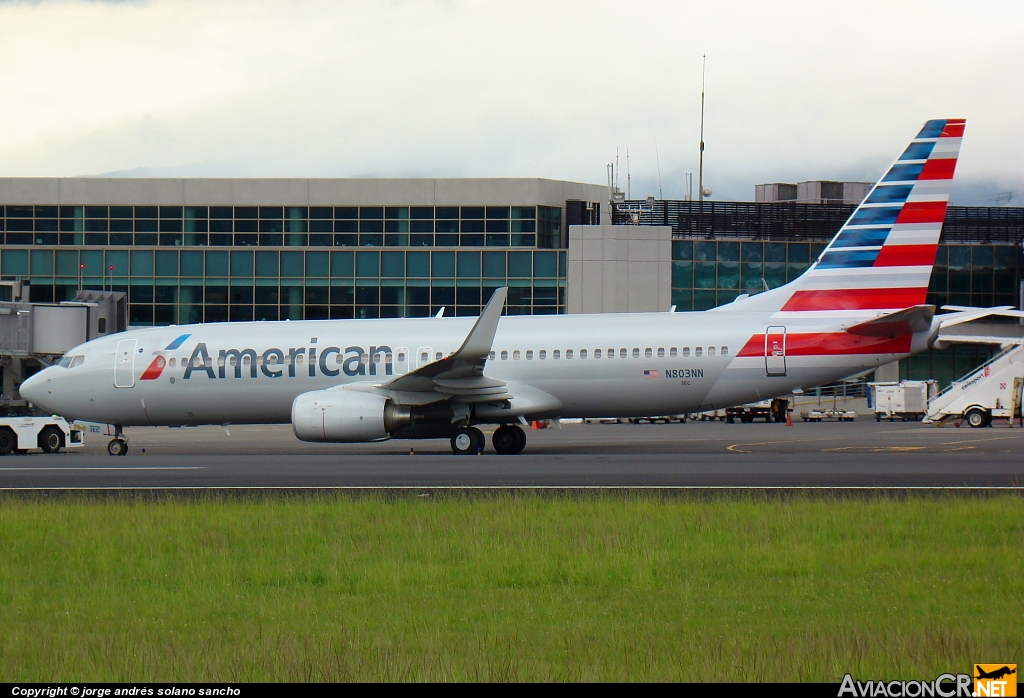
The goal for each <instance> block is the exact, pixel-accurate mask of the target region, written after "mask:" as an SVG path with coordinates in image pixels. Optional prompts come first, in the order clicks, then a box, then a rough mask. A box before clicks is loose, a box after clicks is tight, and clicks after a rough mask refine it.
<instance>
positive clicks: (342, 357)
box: [140, 335, 394, 380]
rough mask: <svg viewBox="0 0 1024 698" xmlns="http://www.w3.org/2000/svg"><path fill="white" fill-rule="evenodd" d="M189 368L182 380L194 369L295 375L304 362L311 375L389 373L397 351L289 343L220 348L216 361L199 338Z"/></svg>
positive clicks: (163, 362)
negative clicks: (298, 345)
mask: <svg viewBox="0 0 1024 698" xmlns="http://www.w3.org/2000/svg"><path fill="white" fill-rule="evenodd" d="M190 336H191V335H182V336H181V337H178V338H177V339H175V340H174V341H173V342H171V343H170V344H169V345H168V346H167V348H165V349H163V350H162V351H160V352H158V355H157V356H156V357H155V358H154V359H153V361H152V362H151V363H150V365H149V366H148V367H147V368H146V370H145V371H144V372H143V374H142V376H141V377H140V380H156V379H157V378H159V377H160V375H161V374H162V373H163V370H164V368H165V367H166V366H167V364H168V358H167V357H166V356H164V354H165V353H166V352H169V351H174V350H175V349H177V348H178V347H180V346H181V344H183V343H184V341H185V340H186V339H187V338H188V337H190ZM316 341H317V340H316V338H315V337H313V338H312V339H310V342H309V343H310V345H315V344H316ZM182 365H183V366H184V368H185V372H184V375H182V380H189V379H191V378H192V375H193V374H194V373H202V374H204V375H205V376H206V377H207V378H210V379H221V378H229V377H234V378H241V377H242V376H243V374H244V373H247V374H248V375H249V377H250V378H256V377H258V376H259V375H260V374H261V373H262V374H263V375H264V376H266V377H267V378H283V377H284V376H285V375H287V377H288V378H295V377H296V375H297V374H298V372H299V371H300V370H301V367H302V366H305V371H306V373H307V374H308V375H309V377H310V378H313V377H315V376H317V375H318V373H319V375H322V376H329V377H333V376H338V375H340V374H342V373H344V374H345V375H346V376H365V375H371V376H376V375H378V373H380V374H383V375H385V376H390V375H393V374H394V352H393V351H392V349H391V347H389V346H383V345H382V346H371V347H370V348H369V350H368V351H367V350H366V349H365V348H363V347H360V346H350V347H345V348H344V349H342V348H341V347H324V348H322V349H318V348H317V347H316V346H309V347H288V348H287V349H283V348H278V347H270V348H269V349H265V350H263V351H262V352H258V351H257V350H256V349H253V348H248V347H247V348H240V349H235V348H231V349H220V350H218V351H217V359H216V362H214V359H213V355H212V354H211V352H210V349H209V347H208V346H207V344H206V342H199V343H198V344H196V347H195V349H193V350H192V354H191V356H189V358H188V360H187V361H184V360H183V362H182Z"/></svg>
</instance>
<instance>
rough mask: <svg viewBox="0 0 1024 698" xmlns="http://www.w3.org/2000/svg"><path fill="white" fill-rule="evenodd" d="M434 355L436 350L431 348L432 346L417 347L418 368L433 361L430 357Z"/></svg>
mask: <svg viewBox="0 0 1024 698" xmlns="http://www.w3.org/2000/svg"><path fill="white" fill-rule="evenodd" d="M433 355H434V350H433V349H431V348H430V347H420V348H419V349H417V350H416V368H422V367H423V366H426V365H427V364H429V363H430V362H431V361H432V359H431V358H430V357H432V356H433Z"/></svg>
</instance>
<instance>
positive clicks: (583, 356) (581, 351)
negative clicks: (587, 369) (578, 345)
mask: <svg viewBox="0 0 1024 698" xmlns="http://www.w3.org/2000/svg"><path fill="white" fill-rule="evenodd" d="M580 358H581V359H585V358H587V350H586V349H580Z"/></svg>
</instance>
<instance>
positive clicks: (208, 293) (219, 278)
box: [0, 178, 608, 326]
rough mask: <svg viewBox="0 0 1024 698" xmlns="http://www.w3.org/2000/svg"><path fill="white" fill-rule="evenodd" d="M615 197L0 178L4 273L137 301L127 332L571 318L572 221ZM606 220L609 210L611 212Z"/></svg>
mask: <svg viewBox="0 0 1024 698" xmlns="http://www.w3.org/2000/svg"><path fill="white" fill-rule="evenodd" d="M607 198H608V196H607V188H606V187H600V186H594V185H586V184H577V183H573V182H561V181H551V180H544V179H358V180H352V179H106V178H52V179H51V178H8V179H0V235H2V238H3V243H4V244H3V249H2V251H0V274H2V275H3V277H4V278H7V279H14V278H17V279H24V280H29V281H30V282H31V300H32V301H35V302H59V301H63V300H70V299H71V298H72V297H73V296H74V295H75V293H76V291H77V290H78V289H80V288H83V289H95V290H113V291H123V292H125V293H127V294H128V309H129V318H128V321H129V324H131V325H139V326H142V325H154V324H156V325H168V324H184V323H191V322H220V321H227V320H231V321H244V320H278V319H281V320H285V319H292V320H299V319H319V318H353V317H356V318H373V317H406V316H426V315H430V314H435V313H437V312H438V311H439V310H440V309H441V308H442V307H444V308H446V309H447V310H446V312H447V313H448V314H457V315H476V314H478V313H479V311H480V308H481V305H482V303H483V302H486V299H487V297H488V296H489V293H490V290H491V289H493V288H497V287H500V286H506V285H507V286H509V287H510V293H509V300H508V306H509V307H508V312H509V313H526V314H531V313H559V312H565V278H566V249H567V247H568V240H567V233H568V231H567V223H568V222H575V223H589V222H591V220H593V222H598V220H599V216H600V209H601V202H602V201H603V200H606V199H607ZM605 210H606V215H607V208H606V209H605Z"/></svg>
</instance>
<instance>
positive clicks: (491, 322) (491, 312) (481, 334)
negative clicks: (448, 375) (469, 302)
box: [452, 286, 508, 360]
mask: <svg viewBox="0 0 1024 698" xmlns="http://www.w3.org/2000/svg"><path fill="white" fill-rule="evenodd" d="M507 295H508V288H506V287H504V286H502V287H501V288H499V289H495V291H494V293H493V294H491V299H490V300H489V301H487V305H486V306H484V311H483V312H482V313H480V317H478V318H477V319H476V323H475V324H474V325H473V329H471V330H470V331H469V334H468V335H466V341H465V342H463V343H462V346H461V347H459V350H458V351H457V352H455V353H454V354H452V358H458V359H462V360H473V359H483V358H485V357H486V356H487V355H488V354H489V353H490V351H491V345H492V344H494V333H495V332H497V331H498V320H499V319H500V318H501V311H502V308H504V307H505V297H506V296H507Z"/></svg>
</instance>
